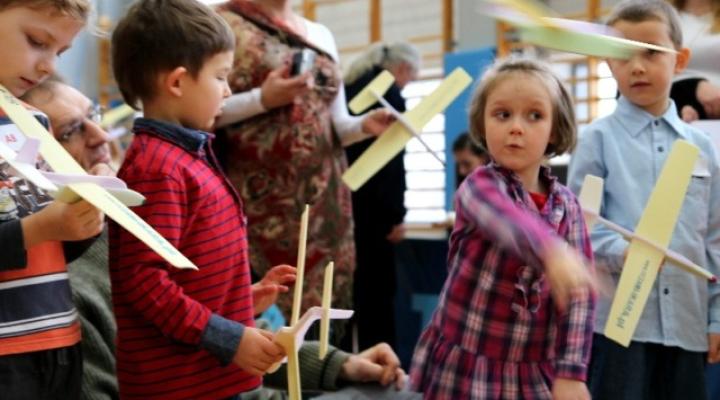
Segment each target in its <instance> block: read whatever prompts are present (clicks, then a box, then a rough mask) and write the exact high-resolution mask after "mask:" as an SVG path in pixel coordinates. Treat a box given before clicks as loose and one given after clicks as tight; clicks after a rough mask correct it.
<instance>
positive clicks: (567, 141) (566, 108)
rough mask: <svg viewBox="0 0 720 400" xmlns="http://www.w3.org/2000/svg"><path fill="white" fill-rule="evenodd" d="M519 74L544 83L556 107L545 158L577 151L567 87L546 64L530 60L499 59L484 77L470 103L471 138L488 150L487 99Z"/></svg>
mask: <svg viewBox="0 0 720 400" xmlns="http://www.w3.org/2000/svg"><path fill="white" fill-rule="evenodd" d="M517 74H525V75H526V76H531V77H534V78H536V79H538V80H539V81H540V82H542V83H543V84H544V85H545V87H546V88H547V90H548V93H549V95H550V99H551V102H552V105H553V111H552V131H551V136H550V139H551V141H550V143H548V146H547V148H546V149H545V155H546V156H550V157H551V156H555V155H560V154H563V153H566V152H569V151H572V149H573V148H575V142H576V141H577V128H576V127H575V109H574V107H573V102H572V98H571V97H570V93H568V91H567V88H565V85H563V84H562V82H560V79H558V77H557V76H555V74H553V72H552V70H551V69H550V67H549V66H547V65H546V64H544V63H542V62H540V61H537V60H532V59H528V58H513V57H510V58H505V59H500V60H498V61H496V62H495V64H493V66H492V67H490V69H489V70H488V71H487V72H486V73H485V75H483V77H482V80H481V81H480V84H479V85H478V86H477V88H476V89H475V92H474V93H473V95H472V100H471V102H470V111H469V112H468V116H469V117H470V135H471V136H472V138H473V139H474V140H475V141H476V142H478V143H480V145H481V146H483V147H484V148H487V142H486V141H485V107H486V105H487V99H488V97H489V95H490V92H492V91H493V90H494V89H495V87H497V85H499V84H500V83H501V82H503V81H504V80H506V79H512V77H513V76H517Z"/></svg>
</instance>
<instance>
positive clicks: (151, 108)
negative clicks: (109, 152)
mask: <svg viewBox="0 0 720 400" xmlns="http://www.w3.org/2000/svg"><path fill="white" fill-rule="evenodd" d="M233 41H234V39H233V34H232V32H231V30H230V28H229V27H228V25H227V24H226V23H225V22H224V21H223V20H222V19H221V18H220V17H219V16H217V15H216V14H215V13H214V12H213V11H212V10H210V9H209V8H208V7H207V6H204V5H202V4H201V3H200V2H198V1H196V0H140V1H139V2H137V3H135V4H134V5H133V6H132V7H131V8H130V9H129V10H128V13H127V15H125V17H123V19H122V20H121V21H120V22H119V23H118V26H117V28H116V29H115V31H114V33H113V36H112V60H113V61H112V62H113V70H114V73H115V77H116V79H117V82H118V85H119V87H120V90H121V92H122V94H123V97H124V98H125V100H126V101H127V103H128V104H130V105H132V106H134V107H137V106H138V105H139V104H142V108H143V111H144V118H140V119H138V120H136V121H135V125H134V128H133V132H134V133H135V138H134V140H133V143H132V144H131V145H130V148H129V149H128V151H127V155H126V159H125V161H124V163H123V165H122V167H121V168H120V171H119V172H118V177H119V178H121V179H122V180H124V181H125V182H127V184H128V186H129V187H131V188H132V189H135V190H137V191H139V192H141V193H142V194H143V195H145V197H146V198H147V200H146V203H145V204H144V205H143V206H141V207H137V208H135V212H137V213H138V214H139V215H140V216H141V217H142V218H144V219H145V221H147V222H148V223H149V224H150V225H152V226H153V227H154V228H155V229H157V230H158V232H160V233H161V234H162V235H163V236H164V237H165V238H166V239H168V240H169V241H170V242H171V243H172V244H173V245H175V246H176V247H177V248H178V249H179V250H180V251H181V252H182V253H183V254H185V255H186V256H187V257H188V258H189V259H191V260H192V261H193V262H194V263H195V264H196V265H197V266H198V268H199V271H192V270H178V269H174V268H172V267H171V266H170V265H168V264H167V263H166V262H165V261H163V260H162V259H161V258H160V257H159V256H158V255H156V254H155V253H154V252H153V251H152V250H150V249H149V248H148V247H147V246H145V245H144V244H143V243H142V242H140V241H138V240H137V239H135V238H134V237H133V236H132V235H130V234H129V233H128V232H126V231H124V230H123V229H121V228H119V227H118V225H116V224H112V225H111V226H110V274H111V281H112V296H113V306H114V310H115V317H116V319H117V326H118V343H117V374H118V383H119V387H120V395H121V397H122V398H128V399H129V398H142V399H181V398H183V399H184V398H187V399H225V398H232V397H233V396H236V395H238V394H239V393H241V392H246V391H250V390H254V389H255V388H257V387H259V386H260V384H261V378H260V376H261V375H262V374H263V373H264V372H265V371H266V370H267V368H268V367H269V366H270V365H272V364H273V363H274V362H276V361H278V360H279V359H281V358H282V357H283V356H284V354H283V351H282V348H280V347H279V346H278V345H276V344H274V343H273V342H272V334H270V333H269V332H266V331H262V330H259V329H256V328H255V327H254V322H253V314H254V310H253V296H252V293H251V284H250V268H249V264H248V245H247V227H246V223H245V217H244V214H243V209H242V203H241V200H240V197H239V196H238V194H237V193H236V192H235V191H234V189H233V188H232V186H231V185H230V184H229V182H228V181H227V179H226V178H225V175H224V174H223V173H222V172H221V170H220V168H219V167H218V164H217V161H216V159H215V156H214V155H213V153H212V150H211V146H210V141H211V140H212V137H213V136H212V135H211V134H209V133H206V132H205V130H208V129H210V128H211V127H212V125H213V123H214V120H215V118H216V117H217V116H218V115H219V113H220V108H221V104H222V102H223V99H224V98H225V97H227V96H229V95H230V89H229V87H228V84H227V76H228V74H229V72H230V69H231V67H232V61H233V49H234V42H233Z"/></svg>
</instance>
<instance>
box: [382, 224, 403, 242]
mask: <svg viewBox="0 0 720 400" xmlns="http://www.w3.org/2000/svg"><path fill="white" fill-rule="evenodd" d="M385 239H387V241H388V242H390V243H395V244H397V243H400V242H401V241H402V240H403V239H405V225H403V224H397V225H395V226H393V228H392V230H391V231H390V233H388V234H387V236H385Z"/></svg>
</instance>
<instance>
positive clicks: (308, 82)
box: [260, 65, 312, 110]
mask: <svg viewBox="0 0 720 400" xmlns="http://www.w3.org/2000/svg"><path fill="white" fill-rule="evenodd" d="M289 71H290V66H288V65H285V66H282V67H280V68H277V69H274V70H272V71H270V73H269V74H268V76H267V78H265V81H264V82H263V84H262V86H260V101H261V102H262V105H263V107H265V108H266V109H268V110H270V109H273V108H276V107H281V106H284V105H287V104H290V103H292V102H293V101H295V98H296V97H298V96H300V95H303V94H305V93H306V92H307V91H308V90H310V88H311V87H312V79H311V76H310V72H306V73H304V74H302V75H298V76H294V77H290V78H288V77H287V76H288V73H289Z"/></svg>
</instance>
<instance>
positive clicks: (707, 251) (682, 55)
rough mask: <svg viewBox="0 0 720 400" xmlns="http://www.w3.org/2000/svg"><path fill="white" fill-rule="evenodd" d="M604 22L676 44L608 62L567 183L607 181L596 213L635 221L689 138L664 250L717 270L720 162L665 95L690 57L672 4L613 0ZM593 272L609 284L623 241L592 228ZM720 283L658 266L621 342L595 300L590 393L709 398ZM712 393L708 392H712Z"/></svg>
mask: <svg viewBox="0 0 720 400" xmlns="http://www.w3.org/2000/svg"><path fill="white" fill-rule="evenodd" d="M607 24H608V25H609V26H611V27H613V28H614V29H616V30H617V31H618V32H619V33H620V34H621V35H622V36H624V37H626V38H627V39H631V40H637V41H641V42H646V43H652V44H654V45H657V46H662V47H666V48H670V49H674V50H676V52H665V51H655V50H645V51H638V52H637V53H636V54H635V55H633V57H631V58H629V59H626V60H617V59H611V60H608V66H609V67H610V71H612V74H613V77H614V78H615V80H616V81H617V84H618V90H619V91H620V94H621V96H620V98H619V99H618V104H617V108H616V109H615V111H614V112H613V113H612V114H610V115H608V116H607V117H604V118H601V119H598V120H596V121H593V123H592V124H590V125H588V127H587V129H586V130H585V131H584V132H583V134H582V135H581V138H580V140H579V142H578V148H577V150H576V151H575V154H574V155H573V158H572V160H571V162H570V169H569V173H568V177H569V179H568V182H569V186H570V188H571V189H572V190H574V191H577V190H580V186H581V184H582V183H581V182H582V181H583V179H584V177H585V175H588V174H592V175H597V176H601V177H603V178H605V186H604V191H603V209H602V210H601V213H602V215H603V217H605V218H607V219H608V220H610V221H613V222H615V223H616V224H618V225H622V226H625V227H627V228H633V227H635V226H636V225H637V223H638V221H639V220H640V216H641V215H642V212H643V210H644V209H645V205H646V203H647V200H648V198H649V197H650V193H651V192H652V190H653V187H654V186H655V183H656V181H657V177H658V176H659V175H660V171H661V168H662V167H663V166H664V164H665V160H666V159H667V156H668V153H669V152H670V148H671V147H672V145H673V143H674V142H675V141H676V140H686V141H688V142H690V143H692V144H694V145H695V146H697V147H698V148H699V149H700V160H699V162H698V163H697V164H696V165H695V168H694V170H693V172H692V179H691V182H690V185H689V187H688V190H687V193H686V194H685V199H684V201H683V205H682V208H681V210H680V217H679V218H678V221H677V226H676V227H675V229H674V231H673V236H672V240H671V242H670V248H671V249H672V250H675V251H677V252H678V253H681V254H683V255H684V256H686V257H687V258H689V259H690V260H692V261H693V262H695V263H697V264H698V265H701V266H703V267H705V268H707V269H709V270H710V271H711V272H712V273H714V274H718V273H720V269H719V268H718V267H719V266H720V246H719V245H718V244H719V243H720V165H719V164H718V156H717V152H716V150H715V146H714V145H713V143H712V141H711V140H710V138H709V137H708V135H707V134H705V133H704V132H702V131H700V130H697V129H695V128H693V127H692V126H690V125H687V124H685V123H684V122H683V121H682V120H681V119H680V118H679V117H678V115H677V108H676V107H675V103H674V102H673V101H672V100H671V99H670V88H671V85H672V80H673V77H674V76H675V75H676V74H679V73H681V72H682V71H683V70H684V69H685V67H686V66H687V64H688V61H689V59H690V54H689V50H688V49H687V48H683V47H682V46H683V45H682V43H683V39H682V30H681V29H680V23H679V21H678V16H677V13H676V11H675V10H674V9H673V8H672V6H671V5H670V4H669V3H667V2H665V1H661V0H632V1H623V2H620V3H618V4H617V5H616V6H615V7H614V8H613V10H612V12H611V13H610V16H609V18H608V22H607ZM591 239H592V244H593V249H594V251H595V257H596V258H597V260H598V266H600V265H602V269H600V268H598V272H599V273H600V274H602V276H603V277H605V278H607V279H604V280H607V281H608V282H609V283H611V284H612V285H613V286H616V285H617V282H618V280H619V277H620V273H621V271H622V268H623V265H624V261H625V254H626V252H627V248H628V242H627V241H626V240H625V239H624V238H623V237H622V236H620V235H619V234H617V233H615V232H612V231H609V230H608V229H606V228H603V227H600V226H596V227H595V228H594V229H593V230H592V232H591ZM719 294H720V286H718V285H708V283H707V282H703V280H701V279H697V277H695V276H693V275H691V274H688V273H686V272H684V271H682V270H679V269H678V268H674V267H670V268H663V269H662V270H661V271H660V272H659V273H658V276H657V279H656V281H655V284H654V286H653V288H652V290H651V291H650V294H649V297H648V300H647V303H646V305H645V308H644V309H643V312H642V314H641V316H640V320H639V321H638V325H637V328H636V329H635V332H634V334H633V337H632V341H631V342H630V345H629V346H628V347H623V346H620V345H619V344H617V343H615V342H613V341H611V340H609V339H607V338H606V337H605V336H603V335H602V334H601V332H602V329H604V327H605V325H606V323H607V321H608V316H609V312H610V305H611V301H612V299H605V298H601V299H600V300H599V301H598V307H597V319H596V321H595V322H596V323H595V326H596V329H597V330H598V334H596V335H595V338H594V339H593V350H592V364H591V368H590V374H589V375H590V376H589V378H588V384H589V386H590V390H591V393H592V395H593V398H594V399H596V400H597V399H600V400H604V399H609V400H650V399H692V400H703V399H706V398H707V395H706V392H705V374H704V368H705V363H706V362H711V363H714V362H718V361H720V296H719ZM713 400H715V398H713Z"/></svg>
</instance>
